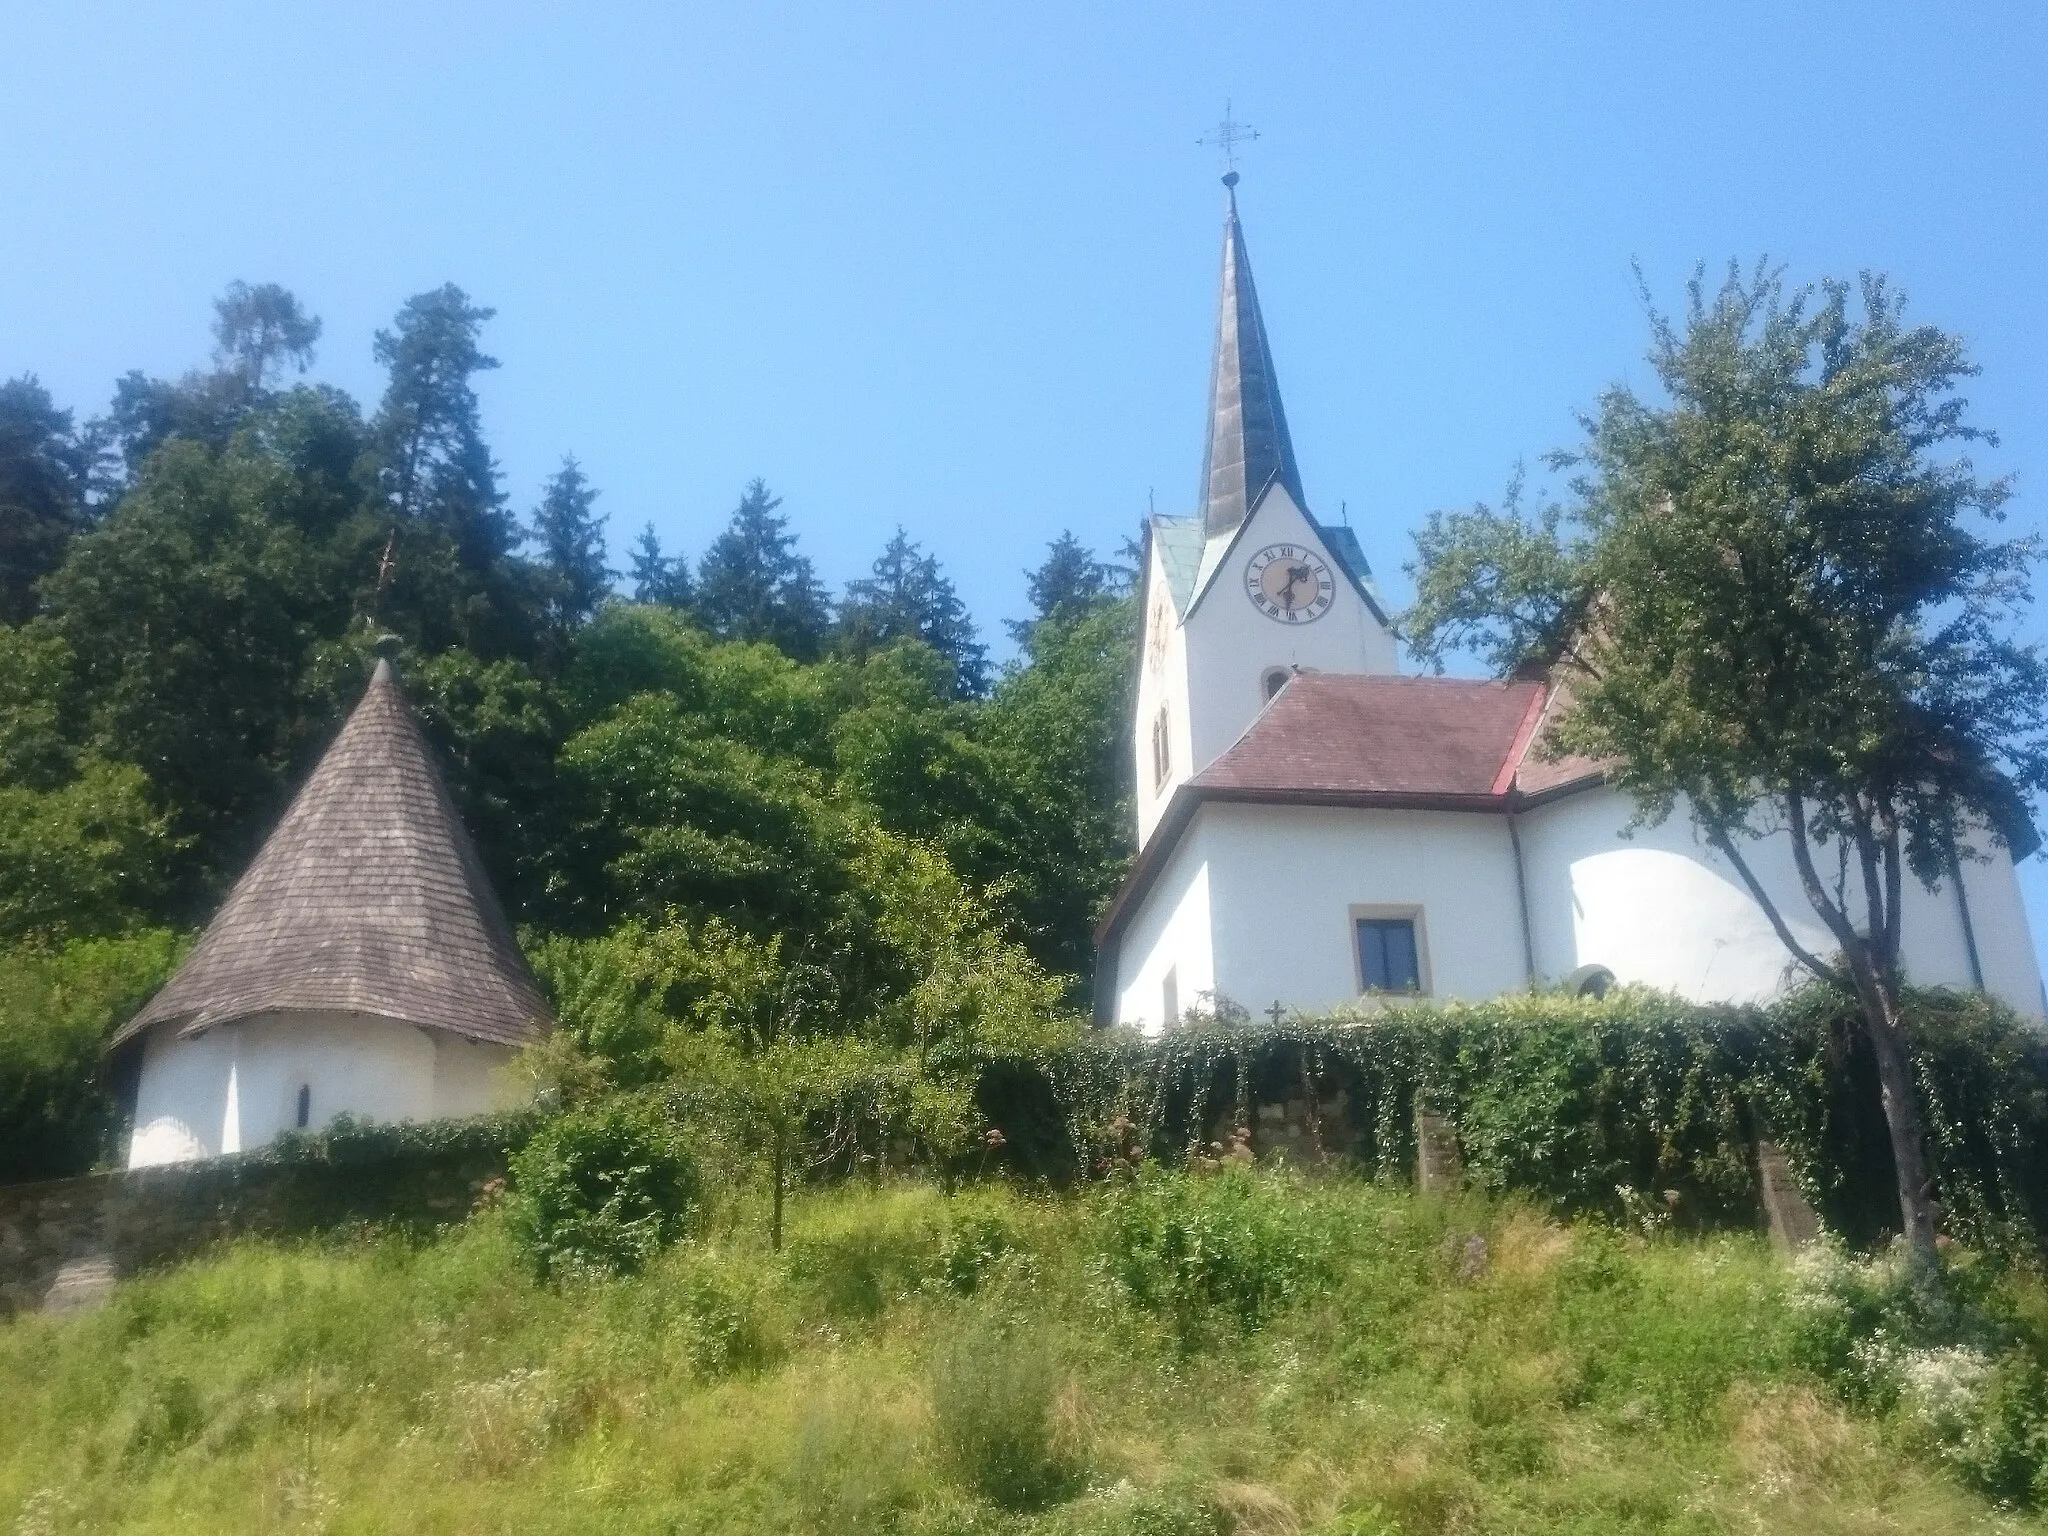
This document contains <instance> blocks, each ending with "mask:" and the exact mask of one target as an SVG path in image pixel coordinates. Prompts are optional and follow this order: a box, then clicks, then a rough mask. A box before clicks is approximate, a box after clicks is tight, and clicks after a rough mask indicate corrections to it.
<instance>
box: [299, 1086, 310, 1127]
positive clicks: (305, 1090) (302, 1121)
mask: <svg viewBox="0 0 2048 1536" xmlns="http://www.w3.org/2000/svg"><path fill="white" fill-rule="evenodd" d="M312 1123H313V1085H312V1084H311V1083H301V1084H299V1129H300V1130H302V1131H303V1130H304V1129H305V1128H306V1127H307V1126H309V1125H311V1124H312Z"/></svg>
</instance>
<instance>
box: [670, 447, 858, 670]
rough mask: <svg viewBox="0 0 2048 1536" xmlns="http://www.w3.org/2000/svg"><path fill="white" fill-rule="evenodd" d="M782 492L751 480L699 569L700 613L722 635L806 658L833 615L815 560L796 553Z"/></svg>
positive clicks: (814, 652)
mask: <svg viewBox="0 0 2048 1536" xmlns="http://www.w3.org/2000/svg"><path fill="white" fill-rule="evenodd" d="M781 505H782V498H781V497H779V496H770V495H769V494H768V487H767V485H766V484H764V483H763V482H762V481H760V480H755V481H753V482H751V483H750V484H749V485H748V486H747V489H746V493H745V494H744V495H743V496H742V497H741V498H740V504H739V506H738V507H737V508H735V509H734V511H733V514H732V521H731V523H729V524H728V525H727V526H726V530H725V532H724V533H721V534H720V535H719V536H718V537H717V538H716V539H715V540H713V541H712V545H711V548H710V549H708V550H706V551H705V554H704V558H703V560H702V561H701V562H700V563H699V564H698V567H697V614H698V617H699V618H701V619H702V620H703V622H704V625H705V627H706V628H707V629H709V630H710V631H711V632H712V633H713V634H714V635H716V636H718V637H719V638H720V639H722V640H759V641H765V642H766V643H768V644H770V645H773V646H775V647H777V648H778V649H780V650H781V651H782V652H783V653H784V654H785V655H788V656H793V657H795V658H796V659H797V660H799V661H811V660H815V659H816V658H817V656H818V653H819V652H820V651H821V650H822V649H823V647H824V642H825V634H826V630H827V628H828V627H829V625H830V622H831V613H830V610H829V607H828V604H827V600H826V597H825V589H824V588H823V587H821V586H820V585H819V584H818V578H817V576H816V574H815V573H814V572H813V571H812V569H811V562H810V561H809V560H807V559H806V558H804V557H803V556H802V555H800V554H798V553H797V552H796V535H795V534H793V533H791V532H789V525H788V520H787V519H786V518H781V517H778V516H776V515H775V509H776V508H777V507H779V506H781Z"/></svg>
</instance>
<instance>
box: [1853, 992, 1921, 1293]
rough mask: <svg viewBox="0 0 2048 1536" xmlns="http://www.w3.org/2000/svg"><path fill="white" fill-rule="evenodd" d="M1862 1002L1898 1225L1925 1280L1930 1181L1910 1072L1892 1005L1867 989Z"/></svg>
mask: <svg viewBox="0 0 2048 1536" xmlns="http://www.w3.org/2000/svg"><path fill="white" fill-rule="evenodd" d="M1862 1001H1863V1033H1864V1035H1865V1036H1866V1037H1867V1038H1868V1039H1869V1041H1870V1052H1871V1055H1872V1056H1874V1057H1876V1059H1877V1082H1878V1089H1879V1093H1880V1095H1881V1097H1882V1098H1883V1101H1884V1123H1885V1129H1886V1130H1887V1131H1889V1132H1890V1133H1891V1143H1892V1165H1893V1167H1894V1168H1895V1169H1896V1170H1897V1172H1898V1176H1899V1220H1900V1221H1901V1222H1902V1223H1903V1226H1904V1230H1905V1234H1906V1252H1907V1255H1908V1257H1909V1259H1910V1261H1911V1263H1912V1266H1913V1269H1914V1272H1915V1274H1916V1275H1917V1276H1920V1277H1923V1278H1924V1277H1931V1276H1933V1275H1935V1274H1937V1273H1938V1272H1939V1261H1938V1260H1937V1258H1936V1254H1935V1247H1934V1227H1935V1216H1934V1181H1933V1179H1932V1178H1931V1177H1930V1176H1929V1174H1928V1172H1927V1147H1926V1134H1925V1131H1924V1130H1923V1129H1922V1127H1921V1124H1920V1100H1919V1096H1918V1095H1917V1094H1915V1093H1914V1091H1913V1068H1912V1064H1911V1062H1910V1061H1909V1060H1908V1059H1907V1055H1906V1037H1905V1031H1904V1030H1903V1029H1902V1028H1901V1027H1900V1023H1899V1008H1898V1000H1897V999H1896V998H1895V997H1892V996H1889V995H1887V994H1886V992H1885V990H1884V989H1883V987H1882V986H1876V987H1871V988H1869V989H1867V993H1866V995H1865V997H1864V998H1863V1000H1862Z"/></svg>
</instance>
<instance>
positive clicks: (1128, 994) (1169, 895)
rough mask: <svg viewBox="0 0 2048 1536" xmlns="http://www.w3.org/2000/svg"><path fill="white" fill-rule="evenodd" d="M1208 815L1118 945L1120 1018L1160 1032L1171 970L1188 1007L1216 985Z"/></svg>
mask: <svg viewBox="0 0 2048 1536" xmlns="http://www.w3.org/2000/svg"><path fill="white" fill-rule="evenodd" d="M1208 815H1209V813H1208V812H1207V811H1206V810H1205V811H1201V812H1198V813H1197V814H1196V817H1195V820H1194V822H1193V823H1192V824H1191V825H1190V826H1189V827H1188V829H1187V831H1186V833H1185V834H1184V835H1183V836H1182V838H1181V840H1180V846H1179V847H1178V848H1176V849H1175V850H1174V853H1173V857H1172V858H1170V859H1169V860H1168V861H1167V865H1166V868H1165V869H1164V870H1162V871H1161V872H1160V875H1159V878H1158V880H1157V881H1156V882H1155V883H1154V885H1153V887H1152V896H1151V899H1150V900H1148V901H1147V902H1146V903H1145V906H1144V910H1143V911H1142V912H1140V913H1139V914H1138V915H1137V917H1136V918H1135V919H1134V920H1133V922H1132V923H1131V926H1130V927H1129V929H1127V930H1126V933H1125V938H1124V942H1123V944H1122V945H1121V946H1120V948H1119V950H1118V954H1119V956H1120V957H1123V958H1120V960H1119V963H1118V965H1117V977H1116V987H1117V1000H1116V1022H1117V1023H1119V1024H1130V1025H1134V1026H1136V1027H1138V1028H1140V1029H1143V1030H1145V1031H1146V1033H1148V1034H1151V1033H1156V1032H1157V1031H1158V1029H1159V1028H1160V1026H1161V1023H1162V1022H1163V1016H1164V1012H1165V997H1166V975H1167V972H1169V971H1171V972H1172V973H1173V979H1174V993H1175V995H1176V996H1177V997H1178V999H1179V1004H1180V1007H1181V1008H1183V1009H1186V1008H1190V1007H1193V1006H1195V1005H1197V1004H1198V1003H1200V1002H1203V1001H1205V1000H1206V999H1205V997H1204V994H1211V995H1213V994H1214V992H1215V990H1216V971H1215V958H1216V957H1215V946H1214V940H1215V929H1214V925H1213V923H1212V920H1211V914H1210V910H1209V865H1208V861H1207V858H1206V856H1205V849H1206V842H1207V835H1208V830H1209V827H1208Z"/></svg>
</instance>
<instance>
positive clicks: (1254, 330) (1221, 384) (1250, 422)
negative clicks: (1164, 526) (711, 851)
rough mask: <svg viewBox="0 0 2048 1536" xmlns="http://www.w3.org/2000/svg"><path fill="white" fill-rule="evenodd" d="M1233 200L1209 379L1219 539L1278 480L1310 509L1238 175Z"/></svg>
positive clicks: (1208, 519) (1206, 470) (1207, 464)
mask: <svg viewBox="0 0 2048 1536" xmlns="http://www.w3.org/2000/svg"><path fill="white" fill-rule="evenodd" d="M1223 185H1224V186H1225V187H1226V188H1227V189H1228V194H1229V198H1230V209H1229V212H1228V213H1227V214H1226V215H1225V216H1224V220H1223V295H1222V306H1221V313H1220V314H1219V315H1218V316H1217V320H1216V362H1215V367H1214V368H1213V370H1212V371H1211V373H1210V376H1209V447H1208V452H1207V454H1206V455H1205V456H1204V462H1203V467H1202V521H1203V528H1204V531H1205V532H1206V533H1207V534H1208V535H1209V536H1210V537H1212V538H1213V537H1214V536H1215V535H1217V534H1219V533H1229V532H1231V531H1232V530H1234V529H1235V528H1236V527H1237V525H1238V524H1239V523H1241V522H1243V521H1244V519H1245V514H1246V513H1248V512H1249V511H1250V510H1251V506H1252V502H1253V501H1254V500H1256V499H1257V497H1258V495H1259V493H1260V492H1261V491H1262V490H1264V489H1265V488H1266V482H1267V481H1269V480H1272V479H1275V478H1276V477H1277V478H1278V480H1279V481H1280V483H1281V484H1282V485H1284V486H1286V487H1287V493H1288V494H1289V495H1290V496H1292V497H1293V498H1294V500H1295V504H1296V505H1297V506H1300V507H1302V508H1303V509H1304V510H1306V508H1307V499H1306V498H1305V497H1304V496H1303V495H1302V493H1301V471H1300V470H1298V469H1297V468H1295V464H1294V444H1293V442H1292V441H1291V440H1290V439H1289V438H1288V436H1287V413H1286V412H1285V411H1284V410H1282V409H1281V407H1280V381H1279V380H1278V378H1277V377H1275V375H1274V372H1273V351H1272V348H1271V347H1269V346H1268V345H1267V343H1266V322H1265V320H1264V318H1263V317H1262V316H1261V315H1260V314H1259V294H1258V290H1257V289H1256V288H1255V287H1253V286H1252V263H1251V258H1250V257H1249V256H1248V255H1246V254H1245V248H1244V227H1243V226H1242V225H1241V224H1239V223H1238V220H1237V172H1235V171H1232V172H1230V173H1229V174H1228V175H1226V176H1225V177H1224V178H1223Z"/></svg>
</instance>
